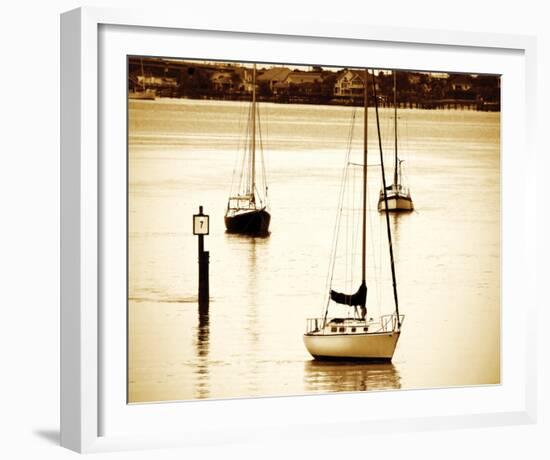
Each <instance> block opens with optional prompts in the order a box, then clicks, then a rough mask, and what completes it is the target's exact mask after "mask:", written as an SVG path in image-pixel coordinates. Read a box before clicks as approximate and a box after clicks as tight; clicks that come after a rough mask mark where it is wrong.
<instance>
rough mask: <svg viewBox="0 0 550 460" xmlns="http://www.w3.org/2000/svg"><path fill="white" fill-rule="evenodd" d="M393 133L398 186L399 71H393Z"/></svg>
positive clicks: (394, 177)
mask: <svg viewBox="0 0 550 460" xmlns="http://www.w3.org/2000/svg"><path fill="white" fill-rule="evenodd" d="M393 132H394V140H395V170H394V172H393V183H394V184H395V185H397V168H398V163H399V160H398V159H397V71H396V70H393Z"/></svg>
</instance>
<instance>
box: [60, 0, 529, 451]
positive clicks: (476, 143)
mask: <svg viewBox="0 0 550 460" xmlns="http://www.w3.org/2000/svg"><path fill="white" fill-rule="evenodd" d="M181 17H187V18H188V16H182V15H175V14H160V13H155V14H148V15H143V16H142V14H141V13H137V12H135V11H119V10H108V9H96V8H84V9H78V10H74V11H70V12H68V13H65V14H64V15H63V16H62V23H61V26H62V50H61V51H62V53H61V55H62V72H61V79H62V120H61V121H62V123H61V125H62V146H61V150H62V152H61V155H62V171H61V173H62V174H61V175H62V202H61V209H62V222H61V229H62V254H61V261H62V304H61V316H62V328H61V329H62V342H61V343H62V350H61V362H62V378H61V383H62V392H61V395H62V407H61V418H62V420H61V421H62V427H61V440H62V445H64V446H65V447H68V448H70V449H73V450H76V451H80V452H90V451H102V450H114V449H126V448H134V449H135V448H149V447H166V446H185V445H187V446H190V445H201V444H209V443H220V442H230V441H235V440H246V439H249V438H250V437H254V436H263V437H267V438H269V437H273V439H275V438H280V437H281V436H283V437H284V436H288V437H294V438H296V437H297V436H299V437H303V438H317V439H321V438H323V437H326V436H329V435H344V434H350V433H351V434H353V433H355V434H357V433H360V432H371V433H374V432H380V431H390V430H393V431H395V430H413V429H418V428H422V429H430V428H436V427H439V428H440V427H442V426H443V427H448V428H452V427H459V426H469V427H476V426H494V425H503V424H520V423H533V422H534V421H535V419H536V411H535V407H536V404H535V400H536V394H535V378H536V375H535V370H536V368H535V363H534V357H533V356H534V353H533V350H534V349H535V348H536V340H535V337H534V335H533V331H534V329H532V328H531V327H530V325H532V324H534V322H535V321H536V305H537V301H536V295H535V293H534V289H525V287H526V286H527V287H529V286H531V287H532V285H533V283H534V270H535V269H534V267H535V263H534V255H533V253H532V252H531V251H529V250H528V248H529V244H530V243H529V241H532V240H533V238H534V237H533V235H532V233H533V232H534V227H533V226H529V225H526V223H529V222H534V218H535V217H534V212H533V209H532V206H531V205H530V200H529V196H530V195H532V194H533V193H534V185H533V183H532V181H530V180H529V169H528V165H529V164H533V162H534V152H533V151H532V148H531V144H530V142H529V139H531V138H532V133H531V132H530V130H531V129H532V128H531V126H533V125H534V123H532V120H530V118H531V117H532V109H533V105H534V99H535V95H536V88H535V85H534V70H533V69H534V66H535V50H536V48H535V42H534V39H532V38H530V37H524V36H509V35H485V34H472V33H462V32H461V33H454V32H446V33H444V34H442V33H441V32H440V31H430V30H415V29H393V28H380V27H369V26H368V25H365V26H361V27H353V26H350V27H345V28H344V27H342V26H336V25H330V24H327V25H322V26H321V25H312V24H308V25H305V24H294V25H292V24H288V25H280V24H278V25H277V27H274V26H273V25H270V24H269V23H266V24H254V25H252V24H246V23H243V24H237V25H231V26H229V25H219V26H216V27H212V26H209V25H208V24H201V23H192V22H188V21H190V20H189V19H186V20H181V19H176V18H181Z"/></svg>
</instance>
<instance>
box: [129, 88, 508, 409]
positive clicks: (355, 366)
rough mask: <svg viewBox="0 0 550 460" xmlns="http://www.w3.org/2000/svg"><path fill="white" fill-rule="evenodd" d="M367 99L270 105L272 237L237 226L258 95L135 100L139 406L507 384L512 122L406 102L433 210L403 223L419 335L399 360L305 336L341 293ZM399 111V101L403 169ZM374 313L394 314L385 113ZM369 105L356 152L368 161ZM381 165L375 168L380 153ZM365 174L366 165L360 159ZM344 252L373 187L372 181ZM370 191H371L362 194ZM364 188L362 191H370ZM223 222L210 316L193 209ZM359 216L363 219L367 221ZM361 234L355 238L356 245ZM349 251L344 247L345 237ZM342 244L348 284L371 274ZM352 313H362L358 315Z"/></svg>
mask: <svg viewBox="0 0 550 460" xmlns="http://www.w3.org/2000/svg"><path fill="white" fill-rule="evenodd" d="M353 111H354V109H353V108H349V107H329V106H304V105H276V104H260V112H261V116H262V141H263V145H264V151H265V157H266V162H267V171H268V180H269V195H270V204H271V214H272V221H271V235H270V236H269V237H268V238H246V237H239V236H235V235H228V234H226V233H225V228H224V223H223V214H224V211H225V206H226V203H227V196H228V194H229V192H230V188H231V181H232V175H233V170H234V169H235V167H236V165H237V164H238V160H237V159H238V152H239V150H240V149H241V148H242V144H243V133H244V130H245V124H246V123H245V119H246V113H247V104H246V103H241V102H215V101H190V100H169V99H159V100H156V101H130V104H129V171H128V172H129V235H128V237H129V267H128V275H129V277H128V282H129V303H128V314H129V363H128V365H129V401H130V402H145V401H165V400H187V399H197V398H228V397H243V396H270V395H299V394H305V393H319V392H332V391H367V390H386V389H399V388H404V389H405V388H406V389H411V388H421V387H441V386H449V385H476V384H494V383H498V382H499V381H500V364H499V363H500V353H499V349H500V274H499V270H500V249H499V248H500V236H499V225H500V175H499V168H500V163H499V161H500V160H499V135H500V133H499V114H498V113H482V112H475V111H453V110H441V111H439V110H438V111H427V110H414V109H403V110H400V112H399V119H398V120H399V130H400V136H399V139H400V142H399V148H400V150H401V152H402V154H401V156H402V158H404V159H405V160H406V163H405V164H406V166H407V169H406V171H407V179H408V182H409V184H410V186H411V190H412V195H413V199H414V202H415V206H416V211H415V212H413V213H411V214H407V215H399V216H392V217H391V220H392V222H391V228H392V233H393V237H394V250H395V255H396V270H397V278H398V292H399V301H400V310H401V313H403V314H405V315H406V319H405V323H404V326H403V332H402V335H401V338H400V340H399V343H398V346H397V350H396V352H395V355H394V359H393V363H392V364H361V363H324V362H316V361H313V360H312V359H311V357H310V356H309V355H308V353H307V350H306V349H305V347H304V345H303V342H302V334H303V332H304V328H305V320H306V318H308V317H315V316H320V315H321V314H322V313H323V310H324V307H325V305H326V299H327V271H328V266H329V262H330V254H331V249H332V237H333V231H334V222H335V216H336V209H337V204H338V193H339V189H340V179H341V175H342V168H343V165H344V161H345V155H346V151H347V144H348V139H349V135H350V124H351V120H352V114H353ZM391 115H392V111H391V110H388V109H382V110H381V128H382V136H383V140H384V147H385V150H386V151H387V152H386V153H387V158H386V161H387V162H388V164H389V165H390V166H391V162H392V155H391V149H392V148H393V147H392V145H393V131H392V120H391ZM368 134H369V151H370V152H371V153H370V154H369V155H370V156H369V162H371V163H372V164H373V166H372V167H371V168H370V169H369V175H368V179H369V180H368V184H369V185H368V190H369V198H368V202H369V203H368V207H369V220H368V222H369V223H368V239H369V243H368V247H369V250H368V262H367V283H368V285H369V299H368V306H369V315H373V316H374V315H378V314H380V313H391V311H392V308H393V304H392V293H391V284H390V280H389V265H388V261H387V258H388V256H387V243H386V240H385V238H386V235H385V228H384V227H383V225H382V224H383V223H384V222H383V220H382V218H381V216H379V215H378V213H377V212H376V200H377V193H378V190H379V187H380V181H381V179H380V177H381V176H380V168H379V166H378V165H379V163H380V159H379V157H378V151H377V150H376V149H377V143H376V138H375V124H374V114H373V111H372V110H371V111H370V112H369V133H368ZM362 135H363V134H362V113H361V110H359V111H357V114H356V121H355V129H354V133H353V142H352V145H351V147H352V150H351V160H352V161H356V162H361V161H362V160H361V148H362ZM371 158H372V160H371ZM352 170H353V168H352ZM352 176H353V177H350V179H351V180H350V184H352V185H351V187H352V188H350V189H349V196H350V200H351V201H349V202H346V206H348V207H349V212H347V214H346V215H344V216H343V219H342V220H343V228H344V229H343V230H342V233H341V238H340V239H339V241H340V242H341V245H340V246H339V247H341V248H346V247H348V248H355V249H358V246H357V245H355V246H354V243H353V238H351V237H349V236H346V235H349V234H352V233H353V232H350V231H349V230H350V229H351V230H353V228H355V227H354V226H355V222H356V221H357V220H356V215H357V212H355V211H353V209H352V208H353V206H354V204H356V203H355V202H353V196H356V197H359V196H358V195H357V194H358V193H360V189H359V188H358V187H359V185H358V184H359V183H358V178H359V177H360V176H359V175H357V174H356V173H352ZM353 186H356V187H357V188H356V189H353ZM353 192H356V193H353ZM199 205H203V206H204V209H205V212H206V213H208V214H209V215H210V235H209V236H207V237H206V239H205V247H206V249H207V250H209V251H210V295H211V300H210V314H209V316H208V317H202V318H199V315H198V307H197V285H198V281H197V276H198V275H197V237H196V236H193V235H192V227H191V224H192V215H193V214H194V213H196V212H197V210H198V206H199ZM354 219H355V220H354ZM345 238H349V241H347V240H346V239H345ZM339 244H340V243H339ZM347 252H348V251H343V250H342V251H340V253H338V254H337V264H336V265H337V268H336V270H335V272H334V283H335V284H336V285H335V287H337V288H341V289H344V290H345V289H348V288H349V289H352V288H353V287H356V286H357V285H358V284H357V283H358V281H357V278H358V277H359V276H360V273H358V272H357V270H356V267H357V263H358V260H359V258H358V257H351V256H350V255H349V254H348V255H346V254H347ZM340 308H342V310H335V312H336V313H338V312H340V314H345V313H346V311H345V308H343V307H340Z"/></svg>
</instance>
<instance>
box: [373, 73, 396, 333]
mask: <svg viewBox="0 0 550 460" xmlns="http://www.w3.org/2000/svg"><path fill="white" fill-rule="evenodd" d="M374 78H375V77H374V69H373V71H372V90H373V93H374V109H375V113H376V129H377V131H378V148H379V150H380V166H381V168H382V185H383V187H382V190H383V191H384V209H385V214H386V229H387V233H388V246H389V247H390V263H391V277H392V283H393V299H394V301H395V314H396V315H397V325H398V326H399V328H401V320H400V318H399V302H398V300H397V280H396V278H395V265H394V260H393V245H392V239H391V229H390V214H389V211H388V209H389V208H388V191H387V190H386V175H385V173H384V154H383V152H382V137H381V136H380V118H379V116H378V96H377V95H376V80H375V79H374Z"/></svg>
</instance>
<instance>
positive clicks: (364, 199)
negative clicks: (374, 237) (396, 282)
mask: <svg viewBox="0 0 550 460" xmlns="http://www.w3.org/2000/svg"><path fill="white" fill-rule="evenodd" d="M368 75H369V74H368V70H367V69H365V76H364V77H363V78H364V85H363V86H364V88H363V104H364V115H363V250H362V251H363V252H362V272H361V280H362V282H363V284H365V283H366V280H365V271H366V246H367V244H366V241H367V135H368V118H367V117H368V114H367V112H368V106H369V104H368V99H367V80H368Z"/></svg>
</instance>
